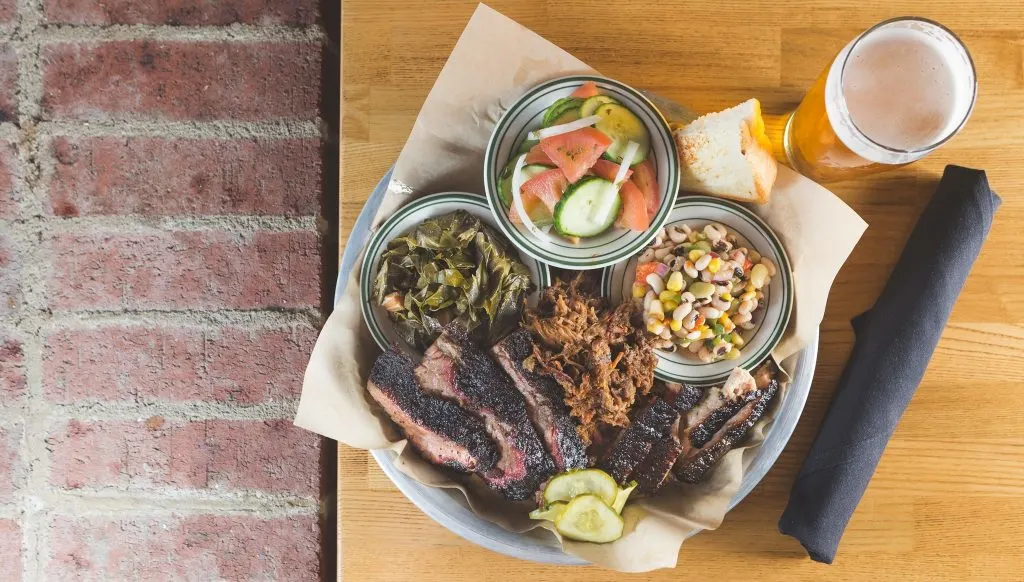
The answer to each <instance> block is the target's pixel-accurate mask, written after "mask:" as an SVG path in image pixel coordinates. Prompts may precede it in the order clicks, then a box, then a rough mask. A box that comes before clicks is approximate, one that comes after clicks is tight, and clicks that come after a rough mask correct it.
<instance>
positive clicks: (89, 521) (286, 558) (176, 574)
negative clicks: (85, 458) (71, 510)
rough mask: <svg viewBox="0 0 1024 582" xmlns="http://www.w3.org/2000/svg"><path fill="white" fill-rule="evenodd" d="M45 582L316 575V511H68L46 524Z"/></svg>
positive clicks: (299, 577)
mask: <svg viewBox="0 0 1024 582" xmlns="http://www.w3.org/2000/svg"><path fill="white" fill-rule="evenodd" d="M49 533H50V539H51V542H50V547H51V548H53V550H51V551H52V552H53V554H52V555H51V556H50V558H49V560H48V563H47V565H46V576H45V577H46V579H48V580H81V581H92V580H97V581H99V580H137V581H141V582H148V581H155V580H195V579H202V580H282V581H285V580H296V581H299V580H302V581H305V580H318V579H319V578H320V564H319V560H320V547H319V542H318V540H319V526H318V523H317V520H316V517H315V516H309V515H301V516H291V517H280V518H272V519H262V518H259V517H251V516H218V515H190V516H171V517H163V516H161V517H159V518H154V517H120V518H110V517H67V516H57V517H55V518H53V520H52V521H51V522H50V524H49Z"/></svg>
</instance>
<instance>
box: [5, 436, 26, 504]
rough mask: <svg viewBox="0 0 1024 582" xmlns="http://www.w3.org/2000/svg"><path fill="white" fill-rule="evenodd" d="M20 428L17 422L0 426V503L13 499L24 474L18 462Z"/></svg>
mask: <svg viewBox="0 0 1024 582" xmlns="http://www.w3.org/2000/svg"><path fill="white" fill-rule="evenodd" d="M21 435H22V428H21V425H19V424H14V425H6V426H0V503H10V502H12V501H14V494H15V492H16V491H17V490H18V489H20V488H21V482H22V479H23V476H24V474H25V471H24V467H22V466H21V462H20V457H21V454H20V451H21Z"/></svg>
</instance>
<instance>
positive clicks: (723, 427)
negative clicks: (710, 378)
mask: <svg viewBox="0 0 1024 582" xmlns="http://www.w3.org/2000/svg"><path fill="white" fill-rule="evenodd" d="M766 366H772V368H769V369H768V371H767V372H766V371H765V369H764V368H762V369H759V370H758V371H756V372H755V376H756V380H755V378H754V377H751V376H750V375H749V374H746V375H742V374H739V373H734V374H733V375H732V376H730V377H729V380H728V381H726V383H725V385H724V386H722V387H716V388H711V389H709V390H708V391H707V394H706V395H705V397H704V399H703V400H702V401H701V402H700V404H698V405H697V406H696V407H695V408H693V409H692V410H690V411H689V412H688V413H687V414H686V416H685V418H684V421H685V425H684V427H683V430H682V435H681V436H682V445H683V452H682V453H681V454H680V456H679V459H678V460H677V461H676V465H675V467H674V469H673V471H674V472H675V475H676V477H678V478H679V479H680V480H682V481H686V482H687V483H696V482H698V481H700V480H701V479H702V478H703V477H704V476H705V475H706V474H707V472H708V471H709V470H710V469H711V468H712V467H713V466H714V465H715V463H717V462H718V460H719V459H721V458H722V456H723V455H725V453H727V452H729V450H730V449H732V448H733V447H734V446H736V445H737V444H739V442H740V441H742V440H743V438H744V437H745V436H746V434H747V431H748V430H750V427H752V426H754V424H756V423H757V421H758V420H760V418H761V416H762V415H763V414H764V411H765V408H767V406H768V403H769V402H770V401H771V399H772V398H773V397H774V396H775V393H776V392H778V389H779V382H778V380H777V379H776V377H775V373H774V364H772V363H770V362H769V363H768V364H766Z"/></svg>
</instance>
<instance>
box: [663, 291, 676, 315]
mask: <svg viewBox="0 0 1024 582" xmlns="http://www.w3.org/2000/svg"><path fill="white" fill-rule="evenodd" d="M658 299H660V300H661V301H663V302H664V301H670V300H671V301H677V302H678V301H679V294H678V293H676V292H675V291H668V290H665V291H662V292H661V293H658ZM666 311H667V310H666Z"/></svg>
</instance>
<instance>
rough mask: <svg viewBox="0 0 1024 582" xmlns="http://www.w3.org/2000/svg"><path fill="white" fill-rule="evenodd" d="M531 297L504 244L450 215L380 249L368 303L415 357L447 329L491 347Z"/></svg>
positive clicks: (464, 217) (523, 272) (464, 216)
mask: <svg viewBox="0 0 1024 582" xmlns="http://www.w3.org/2000/svg"><path fill="white" fill-rule="evenodd" d="M533 289H534V286H533V283H532V282H531V281H530V272H529V271H528V270H527V268H526V266H525V265H523V264H522V263H520V262H519V260H518V259H517V258H516V255H515V251H513V250H511V249H510V248H509V246H508V243H507V242H506V241H505V240H504V239H502V238H501V237H500V235H498V234H497V233H496V232H494V230H492V229H491V228H490V227H488V226H487V225H485V224H483V223H481V222H480V219H478V218H477V217H475V216H473V215H472V214H469V213H468V212H466V211H464V210H456V211H455V212H451V213H449V214H445V215H443V216H438V217H437V218H431V219H429V220H427V221H425V222H424V223H423V224H421V225H420V226H418V227H416V228H415V229H414V230H412V231H411V232H408V233H406V234H404V235H402V236H399V237H397V238H395V239H394V240H392V241H391V242H389V243H388V249H387V251H385V252H384V255H383V256H382V257H381V263H380V267H379V268H378V270H377V276H376V278H375V279H374V282H373V300H374V301H376V302H377V304H378V305H381V306H383V307H385V308H386V309H387V310H388V313H389V316H390V317H391V320H392V321H393V322H394V324H395V329H396V330H397V332H398V334H399V335H400V336H401V337H402V339H404V340H405V341H406V342H408V343H409V345H412V346H414V347H416V349H419V350H421V351H422V350H425V349H426V348H427V347H428V346H430V344H431V343H433V341H434V339H435V338H437V336H438V334H440V332H441V328H442V327H443V326H445V325H447V324H448V323H450V322H452V321H456V322H459V323H460V324H461V325H462V326H464V327H465V328H466V329H467V330H469V331H471V332H472V333H473V335H474V336H475V337H476V338H478V339H480V340H482V341H486V342H488V343H489V344H493V343H494V342H496V341H497V340H499V339H501V337H502V336H504V335H505V334H506V333H508V332H509V331H511V330H512V328H514V327H515V326H516V324H518V323H519V318H520V316H521V314H522V310H523V306H524V304H525V301H526V296H527V295H528V294H529V293H530V292H531V291H533Z"/></svg>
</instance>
